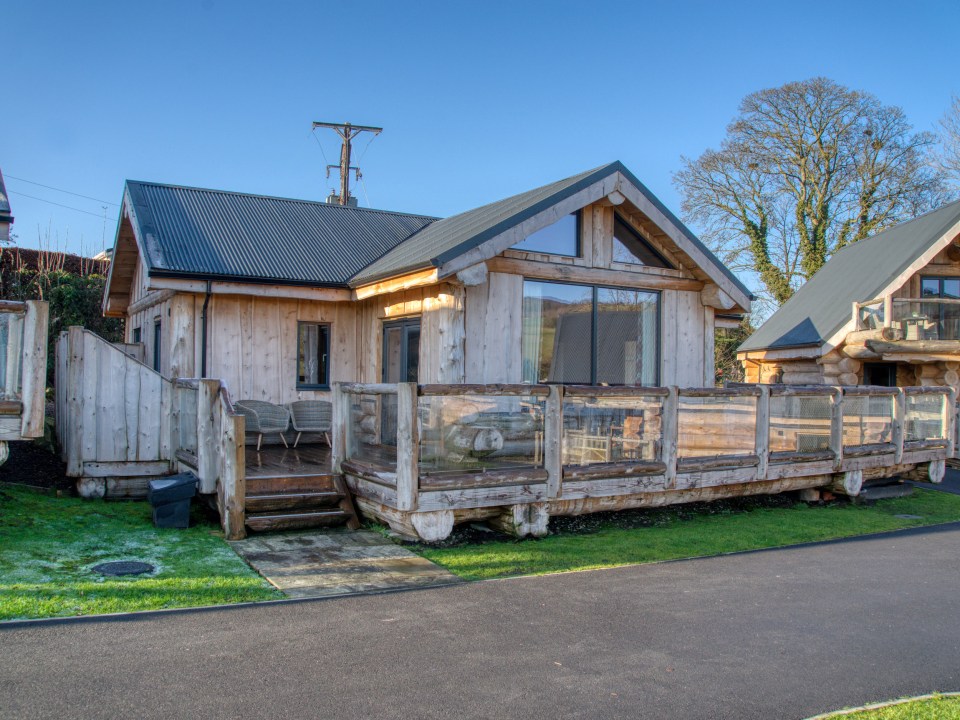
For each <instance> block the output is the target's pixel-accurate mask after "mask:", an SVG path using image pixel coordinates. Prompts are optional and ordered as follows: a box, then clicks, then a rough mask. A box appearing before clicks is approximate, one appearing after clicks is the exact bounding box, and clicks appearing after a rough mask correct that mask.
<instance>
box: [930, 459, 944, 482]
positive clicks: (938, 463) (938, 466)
mask: <svg viewBox="0 0 960 720" xmlns="http://www.w3.org/2000/svg"><path fill="white" fill-rule="evenodd" d="M946 473H947V461H946V460H944V459H943V458H941V459H940V460H931V461H930V466H929V467H928V468H927V475H928V477H929V478H930V482H932V483H942V482H943V477H944V475H946Z"/></svg>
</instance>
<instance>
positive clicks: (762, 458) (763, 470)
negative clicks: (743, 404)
mask: <svg viewBox="0 0 960 720" xmlns="http://www.w3.org/2000/svg"><path fill="white" fill-rule="evenodd" d="M754 450H755V452H756V453H757V457H758V458H759V462H758V463H757V480H764V479H766V477H767V466H768V465H769V462H770V387H769V386H767V385H761V386H760V395H759V397H758V398H757V427H756V441H755V445H754Z"/></svg>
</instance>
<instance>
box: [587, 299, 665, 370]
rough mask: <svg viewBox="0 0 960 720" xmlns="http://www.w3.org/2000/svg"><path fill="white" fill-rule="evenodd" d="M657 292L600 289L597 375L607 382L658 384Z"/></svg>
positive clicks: (598, 300) (598, 301)
mask: <svg viewBox="0 0 960 720" xmlns="http://www.w3.org/2000/svg"><path fill="white" fill-rule="evenodd" d="M658 334H659V333H658V328H657V294H656V293H651V292H643V291H641V290H625V289H614V288H597V347H596V357H597V377H596V382H597V383H600V384H604V385H656V384H657V379H658V378H657V374H658V373H657V368H658V367H659V365H660V358H659V357H658V355H659V353H658V352H657V348H658V343H657V336H658Z"/></svg>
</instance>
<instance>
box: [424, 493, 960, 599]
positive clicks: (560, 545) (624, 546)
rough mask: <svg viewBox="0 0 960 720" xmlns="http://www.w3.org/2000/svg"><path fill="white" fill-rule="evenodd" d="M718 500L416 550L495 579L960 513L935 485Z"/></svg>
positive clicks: (775, 543)
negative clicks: (831, 497)
mask: <svg viewBox="0 0 960 720" xmlns="http://www.w3.org/2000/svg"><path fill="white" fill-rule="evenodd" d="M712 507H713V505H712V504H703V505H701V506H700V509H698V510H696V511H691V510H689V509H684V508H683V507H682V506H678V507H677V508H676V509H673V510H669V511H664V510H658V511H646V512H648V513H655V514H656V517H657V520H656V522H655V523H654V524H653V525H648V526H638V527H623V526H622V525H623V524H624V523H623V520H622V519H621V520H617V521H610V522H608V523H604V524H600V525H599V526H598V527H597V528H596V529H595V530H593V531H591V532H587V533H576V532H574V533H571V532H560V533H556V534H551V535H548V536H547V537H545V538H541V539H527V540H519V541H517V540H498V541H493V542H479V543H464V544H459V545H453V546H447V547H430V546H425V545H418V546H414V548H413V549H414V550H415V551H416V552H419V553H420V554H421V555H423V556H424V557H426V558H427V559H429V560H431V561H433V562H435V563H437V564H438V565H441V566H443V567H445V568H447V569H448V570H450V572H452V573H454V574H455V575H457V576H459V577H461V578H464V579H467V580H487V579H492V578H502V577H510V576H516V575H542V574H547V573H556V572H567V571H572V570H592V569H597V568H606V567H616V566H619V565H634V564H642V563H651V562H659V561H664V560H679V559H683V558H691V557H704V556H710V555H721V554H724V553H730V552H739V551H745V550H759V549H763V548H772V547H780V546H786V545H796V544H799V543H807V542H816V541H822V540H834V539H838V538H845V537H852V536H856V535H866V534H870V533H877V532H884V531H887V530H898V529H903V528H911V527H920V526H925V525H935V524H940V523H945V522H951V521H956V520H960V496H957V495H950V494H947V493H941V492H936V491H932V490H916V491H915V492H914V494H913V495H912V496H909V497H904V498H896V499H891V500H881V501H878V502H876V503H874V504H870V505H854V504H852V503H833V504H829V505H822V506H808V505H806V504H805V503H794V504H791V505H789V506H786V507H762V506H761V507H756V508H751V509H745V510H723V511H719V512H718V511H715V510H712V509H711V508H712ZM630 512H633V513H643V512H644V511H630ZM898 515H904V516H919V517H915V518H911V517H897V516H898Z"/></svg>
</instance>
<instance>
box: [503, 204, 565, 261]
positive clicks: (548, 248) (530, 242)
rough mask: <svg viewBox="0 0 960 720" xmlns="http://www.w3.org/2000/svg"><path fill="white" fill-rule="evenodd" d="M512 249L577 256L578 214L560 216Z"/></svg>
mask: <svg viewBox="0 0 960 720" xmlns="http://www.w3.org/2000/svg"><path fill="white" fill-rule="evenodd" d="M513 249H514V250H523V251H524V252H533V253H546V254H548V255H564V256H567V257H578V256H579V255H580V214H579V213H573V214H571V215H567V216H565V217H562V218H560V219H559V220H557V221H556V222H555V223H553V224H552V225H547V227H545V228H541V229H540V230H537V231H536V232H535V233H533V234H532V235H528V236H527V237H526V238H525V239H524V240H521V241H520V242H518V243H517V244H516V245H514V246H513Z"/></svg>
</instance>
